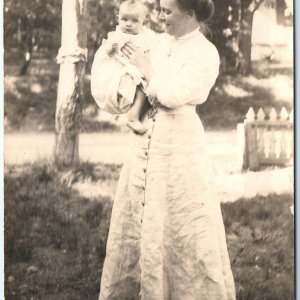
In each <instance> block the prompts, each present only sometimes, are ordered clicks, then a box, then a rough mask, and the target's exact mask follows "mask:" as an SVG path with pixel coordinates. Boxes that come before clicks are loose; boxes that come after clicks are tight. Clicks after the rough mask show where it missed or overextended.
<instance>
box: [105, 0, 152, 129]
mask: <svg viewBox="0 0 300 300" xmlns="http://www.w3.org/2000/svg"><path fill="white" fill-rule="evenodd" d="M146 16H147V8H146V6H145V5H144V4H143V3H141V2H140V1H138V0H127V1H125V2H123V3H122V4H121V5H120V8H119V14H118V27H117V29H116V31H113V32H110V33H109V34H108V38H107V40H106V41H105V43H104V45H103V47H104V49H105V51H106V53H107V55H108V56H109V57H110V58H113V59H115V61H116V63H119V64H121V65H122V72H121V73H120V74H121V75H122V77H121V80H120V84H119V88H118V102H119V105H120V106H123V107H124V106H126V105H128V104H130V110H129V113H128V121H127V126H128V127H129V128H130V129H131V130H132V131H133V132H134V133H137V134H143V133H145V132H146V129H145V128H144V126H143V124H142V123H141V121H140V120H141V118H142V116H143V114H144V113H145V112H146V110H147V107H148V102H147V100H146V96H145V94H144V92H143V90H142V89H143V88H142V86H143V83H144V79H143V76H142V74H141V73H140V71H139V70H138V69H137V68H136V67H135V66H133V65H131V64H130V63H129V62H128V60H127V58H126V57H125V56H124V55H123V54H122V52H121V48H122V47H123V46H124V44H125V43H127V42H132V43H133V44H134V45H135V46H137V47H141V48H142V49H143V50H144V51H149V50H150V47H151V46H152V43H153V35H154V33H153V32H152V31H151V30H149V29H147V28H145V27H144V23H145V20H146ZM133 89H134V90H133Z"/></svg>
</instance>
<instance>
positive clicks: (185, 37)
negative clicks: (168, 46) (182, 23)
mask: <svg viewBox="0 0 300 300" xmlns="http://www.w3.org/2000/svg"><path fill="white" fill-rule="evenodd" d="M199 33H200V27H197V28H196V29H194V30H193V31H191V32H189V33H187V34H184V35H182V36H180V37H177V38H175V37H174V40H176V41H186V40H189V39H192V38H194V37H195V36H197V35H198V34H199Z"/></svg>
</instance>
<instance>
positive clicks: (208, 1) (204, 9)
mask: <svg viewBox="0 0 300 300" xmlns="http://www.w3.org/2000/svg"><path fill="white" fill-rule="evenodd" d="M196 3H197V6H196V8H195V13H196V16H197V19H198V21H199V22H204V21H207V20H208V19H209V18H211V16H212V15H213V14H214V11H215V5H214V3H213V1H212V0H196Z"/></svg>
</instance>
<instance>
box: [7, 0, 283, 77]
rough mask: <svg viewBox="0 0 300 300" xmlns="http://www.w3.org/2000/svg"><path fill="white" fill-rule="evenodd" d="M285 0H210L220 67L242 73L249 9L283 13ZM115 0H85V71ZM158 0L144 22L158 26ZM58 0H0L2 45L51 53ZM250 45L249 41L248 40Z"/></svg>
mask: <svg viewBox="0 0 300 300" xmlns="http://www.w3.org/2000/svg"><path fill="white" fill-rule="evenodd" d="M285 1H286V0H224V1H219V2H218V3H215V7H216V11H215V16H214V18H213V19H212V20H211V22H210V23H209V24H208V26H209V27H210V29H211V33H212V34H211V37H212V40H213V42H214V43H215V44H216V45H217V48H218V50H219V52H220V54H221V58H222V66H223V71H231V72H236V71H241V72H244V73H247V72H248V71H249V70H250V67H251V65H250V63H251V34H252V20H253V14H254V12H255V11H256V10H257V9H258V8H259V6H260V5H262V4H263V5H268V6H274V5H275V2H276V3H277V8H278V10H279V11H280V12H281V15H283V12H284V9H285V8H286V4H285ZM119 2H120V0H89V1H88V12H89V18H88V20H87V21H88V49H89V63H88V68H87V69H88V71H89V70H90V67H91V62H92V59H93V57H94V53H95V51H96V50H97V49H98V47H99V46H100V45H101V42H102V40H103V38H105V37H106V35H107V33H108V32H109V31H111V30H113V29H114V28H115V26H116V14H117V7H118V5H119ZM157 2H158V1H153V0H152V1H150V0H148V1H146V4H147V5H148V6H149V10H150V12H151V13H150V22H149V25H150V26H151V27H152V28H154V29H155V30H158V31H160V26H159V23H158V20H157V14H156V13H155V9H156V7H157ZM60 34H61V0H51V1H41V0H24V1H17V0H6V1H5V6H4V44H5V49H6V50H8V49H11V48H12V47H13V48H17V49H18V53H19V55H20V53H23V51H24V50H25V51H26V49H30V48H32V47H33V48H34V50H35V51H45V52H47V53H48V54H50V55H51V56H52V57H54V56H55V55H56V54H57V51H58V48H59V46H60ZM249 45H250V46H249Z"/></svg>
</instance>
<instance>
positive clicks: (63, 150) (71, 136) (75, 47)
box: [54, 0, 87, 167]
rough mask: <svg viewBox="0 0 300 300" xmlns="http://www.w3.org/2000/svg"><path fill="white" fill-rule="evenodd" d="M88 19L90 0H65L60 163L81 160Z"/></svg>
mask: <svg viewBox="0 0 300 300" xmlns="http://www.w3.org/2000/svg"><path fill="white" fill-rule="evenodd" d="M86 21H87V0H63V5H62V38H61V48H60V50H59V53H58V62H59V63H60V73H59V84H58V93H57V104H56V116H55V152H54V158H55V162H56V164H57V165H58V166H60V167H72V166H73V165H75V164H76V163H77V162H78V160H79V155H78V142H79V131H80V125H81V117H82V104H83V84H84V82H83V81H84V74H85V62H86V59H87V53H86V52H87V49H86V46H87V24H86Z"/></svg>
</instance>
